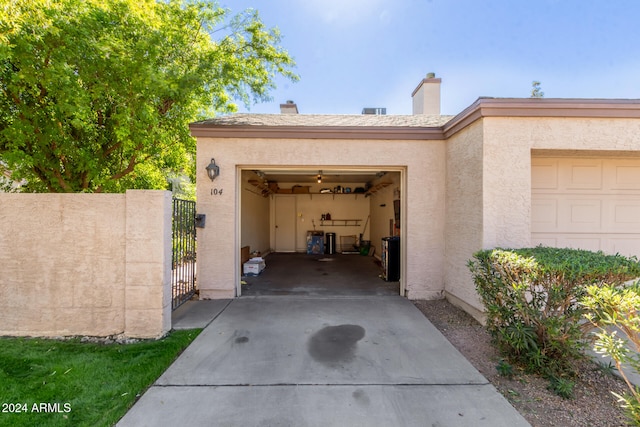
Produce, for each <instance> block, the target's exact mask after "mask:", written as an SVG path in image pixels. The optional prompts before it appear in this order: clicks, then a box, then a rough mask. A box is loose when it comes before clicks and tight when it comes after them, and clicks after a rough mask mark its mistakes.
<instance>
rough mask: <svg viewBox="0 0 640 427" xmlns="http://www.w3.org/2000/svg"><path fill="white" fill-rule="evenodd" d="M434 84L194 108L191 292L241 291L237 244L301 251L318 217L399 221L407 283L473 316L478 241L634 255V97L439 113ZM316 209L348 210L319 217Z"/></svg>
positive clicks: (639, 218)
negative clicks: (204, 111)
mask: <svg viewBox="0 0 640 427" xmlns="http://www.w3.org/2000/svg"><path fill="white" fill-rule="evenodd" d="M440 86H441V79H440V78H436V77H435V76H433V75H428V76H427V78H425V79H423V80H422V81H420V83H419V84H418V86H417V88H416V90H415V91H414V92H413V94H412V98H413V110H414V111H413V113H414V114H413V115H406V116H394V115H384V114H362V115H304V114H297V108H296V106H295V104H292V103H288V104H283V105H282V107H281V108H282V113H281V114H273V115H259V114H235V115H230V116H224V117H219V118H215V119H211V120H206V121H203V122H198V123H193V124H192V125H191V133H192V135H193V136H195V137H196V138H197V159H198V160H197V162H198V166H197V167H198V171H197V200H198V212H199V213H201V214H205V215H206V226H205V227H204V228H201V229H199V230H198V233H199V234H198V245H199V246H198V287H199V289H200V297H201V298H231V297H236V296H239V295H240V294H241V285H240V281H241V273H240V269H239V265H240V262H241V248H242V247H246V246H249V247H250V248H251V250H252V251H253V250H256V251H260V252H262V253H266V252H269V251H282V252H304V251H305V250H306V235H307V231H308V230H315V229H316V228H319V229H323V230H324V231H326V232H335V233H336V234H337V235H338V238H340V237H343V236H347V237H348V236H351V235H355V236H358V237H360V236H359V235H360V234H362V239H363V240H369V241H371V244H372V245H374V246H377V247H378V248H379V242H380V241H381V239H382V238H383V237H385V236H389V235H393V234H395V235H399V236H400V244H401V251H400V252H401V261H400V264H401V277H400V293H401V294H402V295H404V296H406V297H407V298H410V299H423V298H424V299H435V298H443V297H446V298H448V299H449V300H450V301H451V302H453V303H454V304H456V305H458V306H461V307H463V308H464V309H465V310H467V311H468V312H470V313H471V314H472V315H474V316H476V317H478V318H480V317H481V311H482V307H481V304H480V302H479V299H478V298H477V295H476V293H475V289H474V285H473V282H472V280H471V277H470V274H469V272H468V270H467V267H466V264H467V261H468V260H469V259H470V258H471V256H472V254H473V253H474V252H475V251H477V250H479V249H481V248H492V247H497V246H501V247H525V246H531V245H537V244H545V245H550V246H561V247H579V248H585V249H591V250H603V251H605V252H610V253H616V252H618V253H621V254H625V255H636V256H640V120H639V119H640V100H618V99H616V100H605V99H534V98H525V99H502V98H479V99H478V100H477V101H476V102H474V103H473V104H472V105H470V106H469V107H468V108H466V109H465V110H464V111H462V112H461V113H459V114H458V115H456V116H442V115H440ZM364 112H370V111H369V110H366V111H364ZM371 112H376V113H380V112H381V111H380V110H376V109H374V110H373V111H371ZM212 162H215V164H216V165H217V166H218V167H219V168H220V174H219V176H218V177H217V178H215V179H214V180H210V179H209V178H208V177H207V171H206V167H207V166H208V165H209V164H211V163H212ZM318 181H321V182H318ZM338 187H340V188H341V189H343V192H342V193H337V194H336V192H334V191H333V190H334V189H336V190H337V189H338ZM327 188H328V189H329V190H330V191H331V193H327V194H321V192H326V191H327V190H326V189H327ZM347 188H348V189H351V192H346V191H345V190H346V189H347ZM362 188H365V189H366V190H365V191H366V193H362V192H361V191H362V190H361V189H362ZM356 189H360V192H356V191H355V190H356ZM289 192H290V193H291V194H289ZM325 212H331V214H332V218H337V219H341V218H344V219H353V220H354V222H351V223H349V222H345V223H339V222H338V223H336V221H332V222H328V221H325V222H322V221H321V215H322V214H323V213H325Z"/></svg>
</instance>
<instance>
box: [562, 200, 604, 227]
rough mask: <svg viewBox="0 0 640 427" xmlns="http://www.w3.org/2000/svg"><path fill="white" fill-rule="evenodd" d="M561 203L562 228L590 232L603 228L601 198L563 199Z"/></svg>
mask: <svg viewBox="0 0 640 427" xmlns="http://www.w3.org/2000/svg"><path fill="white" fill-rule="evenodd" d="M559 205H560V212H559V217H560V228H561V230H563V231H573V232H575V231H585V232H588V231H593V230H595V229H600V228H601V224H602V202H601V201H600V200H597V199H562V200H561V202H560V203H559ZM565 210H566V212H564V211H565Z"/></svg>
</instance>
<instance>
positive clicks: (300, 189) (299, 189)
mask: <svg viewBox="0 0 640 427" xmlns="http://www.w3.org/2000/svg"><path fill="white" fill-rule="evenodd" d="M310 188H311V186H309V185H294V186H293V187H292V188H291V190H292V191H293V194H309V189H310Z"/></svg>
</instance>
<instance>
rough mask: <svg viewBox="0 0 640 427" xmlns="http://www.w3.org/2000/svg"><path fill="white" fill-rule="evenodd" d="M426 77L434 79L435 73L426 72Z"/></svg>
mask: <svg viewBox="0 0 640 427" xmlns="http://www.w3.org/2000/svg"><path fill="white" fill-rule="evenodd" d="M427 78H428V79H435V78H436V73H427Z"/></svg>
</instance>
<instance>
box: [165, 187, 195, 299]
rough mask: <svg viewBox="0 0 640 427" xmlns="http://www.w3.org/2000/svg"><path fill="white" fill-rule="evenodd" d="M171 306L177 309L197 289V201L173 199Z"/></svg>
mask: <svg viewBox="0 0 640 427" xmlns="http://www.w3.org/2000/svg"><path fill="white" fill-rule="evenodd" d="M172 246H173V256H172V259H171V288H172V298H171V308H172V310H175V309H176V308H178V307H179V306H180V305H181V304H183V303H184V302H186V301H188V300H189V299H191V297H192V296H193V294H194V293H195V291H196V202H193V201H191V200H181V199H173V220H172Z"/></svg>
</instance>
